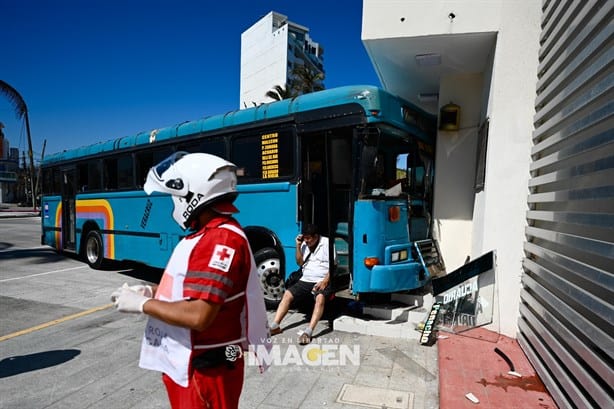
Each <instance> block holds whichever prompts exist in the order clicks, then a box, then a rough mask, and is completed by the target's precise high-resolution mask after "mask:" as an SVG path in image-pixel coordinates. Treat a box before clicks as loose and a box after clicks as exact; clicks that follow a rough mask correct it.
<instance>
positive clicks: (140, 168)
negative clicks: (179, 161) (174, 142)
mask: <svg viewBox="0 0 614 409" xmlns="http://www.w3.org/2000/svg"><path fill="white" fill-rule="evenodd" d="M171 153H172V150H171V149H170V148H162V149H147V150H144V151H141V152H138V153H137V154H136V155H135V161H136V162H135V168H136V176H135V177H136V187H137V188H139V189H141V188H142V187H143V185H144V184H145V180H146V179H147V173H148V172H149V169H151V167H152V166H153V165H155V164H157V163H160V162H162V161H163V160H164V159H166V158H167V157H168V156H169V155H170V154H171Z"/></svg>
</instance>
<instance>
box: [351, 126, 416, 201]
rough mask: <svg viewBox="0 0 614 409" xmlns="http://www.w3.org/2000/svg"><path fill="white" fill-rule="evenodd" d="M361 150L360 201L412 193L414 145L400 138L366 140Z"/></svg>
mask: <svg viewBox="0 0 614 409" xmlns="http://www.w3.org/2000/svg"><path fill="white" fill-rule="evenodd" d="M365 139H366V140H365V141H364V143H363V144H362V147H361V155H360V166H359V169H360V172H359V181H358V182H359V183H358V186H359V192H358V196H359V198H369V199H382V200H384V199H386V198H387V197H399V196H406V195H407V194H408V193H409V190H408V189H409V185H410V179H409V176H410V175H409V172H408V169H409V166H408V164H409V163H410V162H409V158H410V157H411V144H410V143H408V142H407V141H405V140H402V139H399V138H392V137H388V138H387V137H385V135H381V136H378V137H377V138H365Z"/></svg>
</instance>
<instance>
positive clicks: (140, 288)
mask: <svg viewBox="0 0 614 409" xmlns="http://www.w3.org/2000/svg"><path fill="white" fill-rule="evenodd" d="M122 288H129V289H130V290H132V291H134V292H135V293H137V294H141V295H144V296H145V297H148V298H151V297H153V288H152V287H151V286H150V285H144V284H136V285H131V286H129V285H128V283H124V285H122V286H121V287H119V288H118V289H117V290H115V291H113V292H112V293H111V301H112V302H115V301H116V300H117V298H118V297H119V293H120V292H121V291H122Z"/></svg>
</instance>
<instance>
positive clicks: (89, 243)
mask: <svg viewBox="0 0 614 409" xmlns="http://www.w3.org/2000/svg"><path fill="white" fill-rule="evenodd" d="M83 256H84V257H85V261H86V262H87V264H88V265H89V266H90V267H91V268H94V269H100V268H101V267H102V264H103V262H104V244H103V241H102V236H101V235H100V232H98V230H92V231H90V232H89V233H88V234H87V237H86V238H85V246H84V250H83Z"/></svg>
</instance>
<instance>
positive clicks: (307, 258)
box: [270, 224, 333, 345]
mask: <svg viewBox="0 0 614 409" xmlns="http://www.w3.org/2000/svg"><path fill="white" fill-rule="evenodd" d="M295 257H296V263H297V264H298V265H299V266H302V269H303V276H302V277H301V279H300V280H299V281H298V282H297V283H296V284H294V285H293V286H291V287H290V288H288V289H286V291H285V293H284V296H283V297H282V299H281V302H280V303H279V306H278V307H277V311H276V313H275V319H274V320H273V323H272V324H271V326H270V329H271V335H276V334H279V333H281V327H280V326H279V324H280V323H281V321H282V320H283V319H284V317H285V316H286V314H287V313H288V310H289V309H290V307H291V306H292V305H293V303H301V302H303V301H309V300H313V302H314V304H315V305H314V307H313V312H312V314H311V320H310V321H309V326H308V327H307V328H305V329H304V330H303V332H302V334H301V336H300V337H299V343H300V344H301V345H306V344H309V343H310V342H311V338H312V334H313V330H314V329H315V327H316V325H317V324H318V321H320V318H322V314H323V313H324V304H325V303H326V300H327V299H329V298H330V296H331V294H332V290H333V289H332V285H331V284H330V269H329V257H328V238H327V237H322V236H320V234H319V233H318V229H317V227H316V226H315V225H313V224H305V225H304V226H303V230H302V234H300V235H298V236H297V237H296V255H295Z"/></svg>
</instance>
